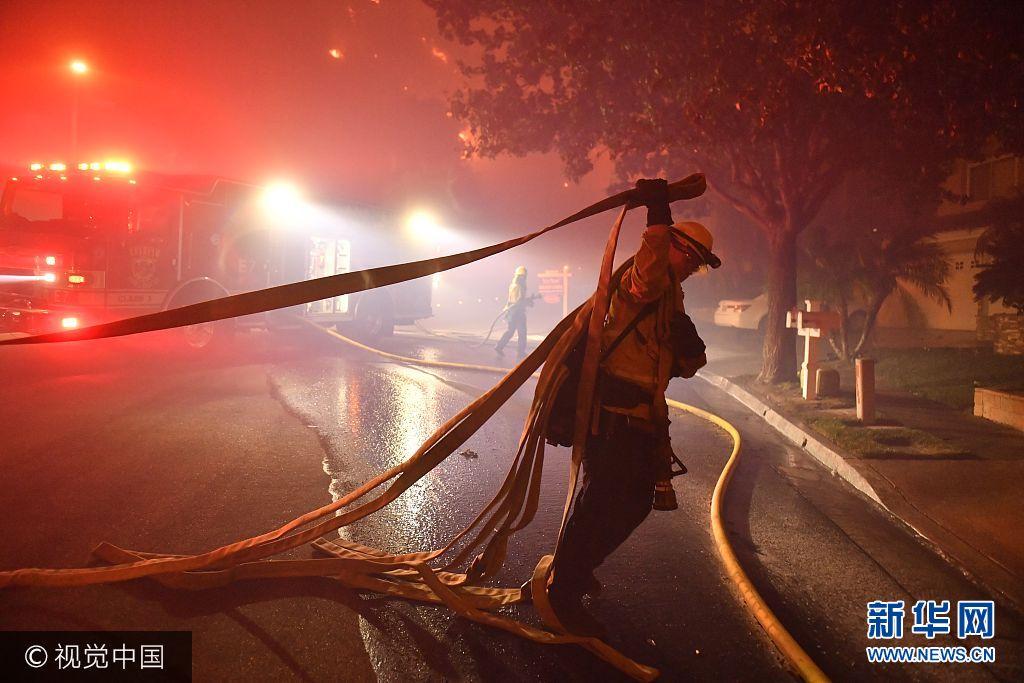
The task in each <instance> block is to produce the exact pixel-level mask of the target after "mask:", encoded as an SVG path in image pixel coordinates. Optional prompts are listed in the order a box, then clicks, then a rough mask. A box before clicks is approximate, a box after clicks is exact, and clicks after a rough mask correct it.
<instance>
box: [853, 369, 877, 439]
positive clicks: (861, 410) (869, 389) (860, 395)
mask: <svg viewBox="0 0 1024 683" xmlns="http://www.w3.org/2000/svg"><path fill="white" fill-rule="evenodd" d="M856 367H857V419H858V420H860V422H861V424H866V425H869V424H872V423H874V421H875V361H874V359H872V358H858V359H857V363H856Z"/></svg>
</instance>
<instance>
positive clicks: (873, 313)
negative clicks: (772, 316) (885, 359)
mask: <svg viewBox="0 0 1024 683" xmlns="http://www.w3.org/2000/svg"><path fill="white" fill-rule="evenodd" d="M823 235H824V236H825V237H822V236H823ZM930 237H931V235H930V234H928V233H927V232H924V231H919V230H914V229H912V228H911V229H907V228H896V229H892V228H891V227H890V228H889V229H888V230H886V229H884V228H873V229H872V231H871V232H868V233H865V232H863V231H851V232H848V231H842V232H839V233H825V232H822V233H819V234H818V235H816V238H817V244H815V245H814V246H813V247H811V248H810V250H808V252H807V256H808V259H807V268H806V270H807V272H806V274H805V277H806V278H807V285H808V290H809V291H810V292H812V293H813V294H814V295H816V297H817V298H820V299H822V300H823V301H825V302H827V303H828V304H829V305H830V307H831V308H832V309H833V310H835V311H836V312H838V313H839V330H838V331H837V332H836V333H834V334H833V335H832V336H831V337H830V338H829V344H830V345H831V346H832V349H833V351H835V353H836V355H837V356H839V358H841V359H842V360H850V359H852V358H856V357H857V356H859V355H860V353H861V352H862V351H863V350H864V347H865V345H866V344H867V341H868V338H869V337H870V336H871V333H872V331H873V330H874V328H875V324H876V323H877V322H878V313H879V311H880V310H881V308H882V305H883V304H884V303H885V301H886V300H887V299H888V298H889V297H890V296H891V295H892V294H894V293H899V294H901V295H903V296H904V298H905V299H908V300H909V299H911V296H910V291H909V289H908V288H909V287H913V288H915V289H917V290H918V291H919V292H921V293H923V294H924V295H925V296H926V297H928V298H931V299H934V300H936V301H938V302H939V303H941V304H944V305H945V306H946V308H947V309H948V310H950V311H952V309H953V302H952V300H951V299H950V296H949V291H948V290H947V289H946V287H945V282H946V280H947V279H948V278H949V272H950V268H949V262H948V261H947V260H946V255H945V253H944V252H943V251H942V248H941V247H940V246H939V245H938V244H936V243H935V242H934V241H932V240H931V239H929V238H930ZM861 304H862V305H863V309H861V308H860V305H861ZM861 310H863V316H862V317H861V316H860V315H859V314H860V312H861Z"/></svg>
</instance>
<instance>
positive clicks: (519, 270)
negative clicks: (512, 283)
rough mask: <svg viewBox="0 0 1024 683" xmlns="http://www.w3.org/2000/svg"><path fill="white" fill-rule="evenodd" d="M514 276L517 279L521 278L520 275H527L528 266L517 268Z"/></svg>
mask: <svg viewBox="0 0 1024 683" xmlns="http://www.w3.org/2000/svg"><path fill="white" fill-rule="evenodd" d="M513 275H514V276H515V277H519V276H520V275H526V266H519V267H518V268H516V272H515V273H513Z"/></svg>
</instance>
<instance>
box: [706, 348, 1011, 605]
mask: <svg viewBox="0 0 1024 683" xmlns="http://www.w3.org/2000/svg"><path fill="white" fill-rule="evenodd" d="M711 336H715V337H718V335H717V334H713V335H711ZM714 341H716V342H719V343H717V344H714V343H712V341H709V347H711V348H710V362H709V364H708V366H707V368H705V370H704V371H702V373H701V374H702V376H703V378H704V379H705V380H707V381H709V382H710V383H712V384H714V385H716V386H718V387H720V388H722V389H723V390H724V391H726V392H728V393H729V394H731V395H732V396H733V397H734V398H736V399H737V400H739V401H740V402H741V403H744V404H745V405H747V407H749V408H750V409H751V410H753V411H755V412H757V413H759V414H761V415H762V416H763V417H764V418H765V419H766V420H767V421H768V422H769V423H770V424H772V426H774V427H775V428H776V429H777V430H778V431H779V432H780V433H782V434H783V435H784V436H786V437H787V438H789V439H790V440H791V441H793V442H794V443H795V444H796V445H797V446H798V447H800V448H802V449H803V450H805V451H807V452H808V453H809V454H810V455H812V456H813V457H815V458H816V459H817V460H819V461H820V462H822V464H824V465H825V466H826V467H828V468H829V469H830V470H832V471H833V473H834V474H836V475H838V476H841V477H843V478H844V479H845V480H847V481H848V482H849V483H850V484H851V485H853V486H854V487H855V488H857V489H859V490H860V491H861V492H862V493H863V494H864V495H865V496H867V497H868V498H871V499H872V500H874V501H875V502H876V503H878V504H879V505H880V506H882V507H883V508H885V509H886V510H887V511H888V512H890V513H891V514H892V515H893V516H895V517H896V518H897V519H899V520H901V521H902V522H903V523H905V524H906V525H907V526H909V527H911V528H912V529H914V530H915V531H916V532H918V533H919V534H920V535H921V536H923V537H924V538H925V539H927V540H928V541H929V542H931V543H932V544H933V545H934V546H935V547H936V549H937V550H938V551H939V553H940V554H942V555H943V556H944V557H946V558H947V559H948V560H950V561H951V562H953V563H954V564H957V565H958V566H960V567H961V569H963V570H964V571H965V572H966V573H968V574H969V575H971V576H972V577H973V578H974V579H975V580H977V581H978V582H979V583H981V584H982V585H984V586H985V587H986V588H988V589H990V590H992V591H995V592H998V593H1000V594H1002V595H1003V596H1005V597H1006V598H1008V599H1009V600H1010V601H1011V602H1012V603H1014V604H1015V605H1016V606H1017V607H1018V608H1024V503H1022V493H1024V433H1022V432H1019V431H1017V430H1014V429H1012V428H1009V427H1004V426H1002V425H999V424H997V423H994V422H990V421H988V420H985V419H982V418H979V417H975V416H973V415H970V414H968V413H966V412H961V411H958V410H956V409H954V408H950V407H947V406H945V405H942V404H938V403H935V402H932V401H928V400H926V399H922V398H918V397H916V396H912V395H909V394H903V393H897V392H881V391H880V392H878V394H877V398H876V405H877V414H878V416H879V419H878V420H877V423H876V425H874V426H872V427H862V426H860V425H859V424H858V423H857V421H856V416H855V409H854V405H855V404H854V395H853V387H852V381H850V379H849V377H845V376H844V377H843V386H842V392H841V394H840V395H839V396H837V397H833V398H828V399H821V400H817V401H804V400H803V399H802V398H800V395H799V387H798V386H797V385H796V384H795V383H793V384H789V385H782V386H777V387H768V386H765V385H760V384H758V383H757V382H756V381H754V375H755V374H756V372H757V370H758V369H759V367H760V357H759V354H758V353H757V352H756V350H755V349H754V348H753V347H752V345H751V344H749V343H747V344H734V343H730V340H729V339H728V338H727V337H723V338H722V339H715V340H714ZM716 347H717V348H716Z"/></svg>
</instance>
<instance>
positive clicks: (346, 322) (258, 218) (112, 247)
mask: <svg viewBox="0 0 1024 683" xmlns="http://www.w3.org/2000/svg"><path fill="white" fill-rule="evenodd" d="M28 170H29V172H28V173H25V174H21V175H15V176H11V177H9V178H8V179H7V180H6V182H5V184H4V188H3V193H2V195H0V332H24V333H30V334H33V333H39V332H46V331H55V330H61V329H74V328H78V327H83V326H87V325H92V324H95V323H99V322H104V321H108V320H114V319H119V318H127V317H131V316H135V315H141V314H145V313H152V312H155V311H161V310H165V309H168V308H177V307H180V306H185V305H188V304H193V303H198V302H201V301H206V300H209V299H214V298H218V297H222V296H226V295H229V294H234V293H238V292H244V291H251V290H255V289H261V288H264V287H270V286H274V285H278V284H285V283H289V282H296V281H299V280H303V279H310V278H316V277H322V276H326V275H333V274H336V273H345V272H349V271H350V270H352V269H362V268H366V267H370V266H375V265H382V264H383V263H384V262H394V261H395V260H397V259H398V258H402V257H403V256H406V257H412V256H414V255H409V254H403V253H402V247H401V245H402V241H401V240H398V239H396V237H395V236H394V235H393V234H389V230H390V228H391V226H393V225H394V223H395V222H394V218H393V216H391V215H389V214H388V212H385V211H382V210H379V209H375V208H372V207H366V206H353V205H345V206H330V205H323V204H317V205H314V204H312V203H310V202H298V201H294V200H295V197H293V196H291V194H290V193H289V192H288V190H287V188H283V187H260V186H255V185H251V184H248V183H243V182H239V181H233V180H228V179H226V178H220V177H211V176H185V175H166V174H157V173H134V172H133V169H132V166H131V165H130V164H128V163H126V162H123V161H107V162H84V163H78V164H75V165H73V166H69V165H66V164H64V163H59V162H58V163H51V164H41V163H38V164H32V165H31V167H30V168H29V169H28ZM371 252H373V253H371ZM375 259H377V261H376V262H375ZM430 295H431V287H430V282H429V280H427V279H422V280H416V281H412V282H407V283H401V284H399V285H393V286H390V287H386V288H381V289H377V290H371V291H368V292H362V293H357V294H351V295H345V296H338V297H335V298H332V299H327V300H322V301H315V302H312V303H309V304H305V305H303V306H298V307H293V308H292V309H289V310H287V311H272V312H269V313H264V314H258V315H253V316H245V317H242V318H237V319H234V320H227V321H220V322H217V323H206V324H201V325H193V326H189V327H186V328H182V330H181V339H182V340H183V341H184V342H185V343H187V344H188V345H189V346H191V347H194V348H207V347H210V346H215V345H216V344H217V343H220V342H222V341H224V340H226V339H229V338H230V336H231V335H232V334H234V333H235V332H237V331H239V330H243V329H247V328H254V327H264V328H270V329H273V330H278V329H282V328H288V327H290V326H294V325H296V324H297V321H296V320H295V318H294V317H293V316H295V315H299V316H304V317H307V318H310V319H313V320H315V321H317V322H319V323H324V324H333V325H336V326H345V327H346V328H349V329H354V330H355V331H356V332H357V333H360V334H362V335H363V336H367V337H375V336H380V335H387V334H390V333H391V332H392V330H393V328H394V326H395V325H396V324H412V323H413V322H415V321H416V320H418V319H421V318H426V317H429V316H430V315H431V301H430Z"/></svg>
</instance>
